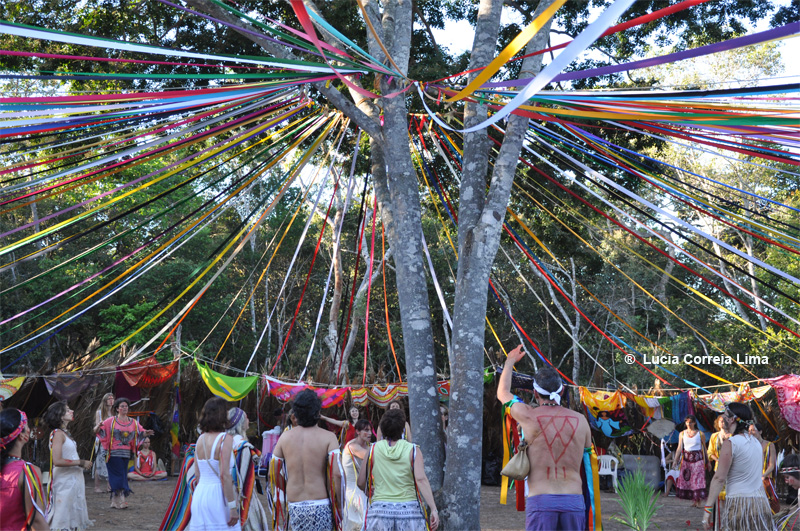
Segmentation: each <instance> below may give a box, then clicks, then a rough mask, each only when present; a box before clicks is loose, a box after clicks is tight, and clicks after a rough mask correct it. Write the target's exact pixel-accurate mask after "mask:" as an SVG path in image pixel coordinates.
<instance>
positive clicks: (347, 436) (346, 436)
mask: <svg viewBox="0 0 800 531" xmlns="http://www.w3.org/2000/svg"><path fill="white" fill-rule="evenodd" d="M349 413H350V420H337V419H334V418H331V417H326V416H325V415H320V416H319V418H321V419H322V420H324V421H325V422H327V423H329V424H333V425H334V426H338V427H339V428H341V430H340V431H339V448H344V445H345V444H347V443H349V442H350V441H352V440H353V439H355V437H356V422H358V419H359V417H360V413H359V411H358V408H357V407H356V406H355V405H352V406H350V411H349Z"/></svg>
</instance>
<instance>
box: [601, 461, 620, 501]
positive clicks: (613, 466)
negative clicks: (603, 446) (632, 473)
mask: <svg viewBox="0 0 800 531" xmlns="http://www.w3.org/2000/svg"><path fill="white" fill-rule="evenodd" d="M597 460H598V462H599V464H600V470H598V471H597V475H598V476H611V483H612V485H614V492H617V464H618V463H619V459H617V458H616V457H614V456H613V455H601V456H598V458H597Z"/></svg>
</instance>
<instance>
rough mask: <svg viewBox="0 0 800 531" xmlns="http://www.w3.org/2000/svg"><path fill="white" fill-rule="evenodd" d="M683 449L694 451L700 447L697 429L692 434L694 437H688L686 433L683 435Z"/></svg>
mask: <svg viewBox="0 0 800 531" xmlns="http://www.w3.org/2000/svg"><path fill="white" fill-rule="evenodd" d="M684 433H686V432H684ZM683 449H684V450H685V451H687V452H695V451H697V450H699V449H700V432H699V431H698V432H697V433H695V434H694V437H689V436H688V435H684V436H683Z"/></svg>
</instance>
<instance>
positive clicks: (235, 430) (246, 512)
mask: <svg viewBox="0 0 800 531" xmlns="http://www.w3.org/2000/svg"><path fill="white" fill-rule="evenodd" d="M249 426H250V419H248V418H247V414H246V413H245V412H244V411H243V410H241V409H240V408H238V407H233V408H231V409H229V410H228V434H229V435H231V436H233V456H234V459H235V461H236V462H235V470H236V477H235V479H234V482H233V485H234V487H235V489H236V493H237V497H238V499H239V501H240V502H241V508H240V518H239V520H240V521H241V524H242V529H244V530H245V531H251V530H252V531H260V530H261V529H267V528H268V526H269V519H268V518H267V512H266V511H265V510H264V506H263V505H261V500H259V499H258V496H257V495H255V493H254V490H253V486H254V484H255V482H256V481H258V479H257V478H256V467H255V465H256V462H257V461H258V459H259V456H260V454H259V452H258V450H256V449H255V447H254V446H253V445H252V444H250V441H249V440H247V428H248V427H249Z"/></svg>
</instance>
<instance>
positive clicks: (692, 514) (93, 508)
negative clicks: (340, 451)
mask: <svg viewBox="0 0 800 531" xmlns="http://www.w3.org/2000/svg"><path fill="white" fill-rule="evenodd" d="M86 479H87V482H86V483H87V487H86V499H87V502H88V506H89V518H91V519H93V520H94V521H95V524H94V527H93V528H90V529H92V530H94V531H105V530H139V529H158V526H159V525H160V524H161V519H162V518H163V517H164V512H165V511H166V508H167V505H168V504H169V500H170V498H171V497H172V491H173V489H174V488H175V480H176V478H172V477H171V478H169V479H167V480H165V481H154V482H143V483H131V488H132V489H133V490H134V492H135V494H134V495H133V496H131V497H130V498H129V502H130V508H129V509H125V510H117V509H111V508H110V507H109V505H110V500H109V498H108V496H107V495H105V494H95V492H94V483H93V482H92V480H91V478H90V477H89V476H86ZM262 485H264V483H263V478H262ZM264 486H265V487H266V485H264ZM601 499H602V509H601V510H602V513H603V529H604V530H606V531H623V530H625V529H627V528H626V527H625V526H623V525H622V524H620V523H617V522H615V521H613V520H612V519H611V517H612V516H614V515H621V514H622V512H621V510H620V506H619V503H617V501H616V499H617V496H616V495H614V494H610V493H606V492H604V493H602V498H601ZM261 501H262V503H263V504H264V507H266V506H267V503H266V498H265V497H263V496H262V497H261ZM659 504H661V505H663V507H661V509H659V510H658V513H657V514H656V519H655V522H654V523H655V524H656V525H657V527H655V526H654V527H653V529H658V530H660V531H679V530H681V531H682V530H691V531H694V530H695V529H698V530H700V529H702V527H703V526H702V520H703V513H702V510H701V509H693V508H691V507H689V502H685V501H682V500H678V499H677V498H674V497H670V498H667V499H664V498H663V497H662V498H661V499H660V500H659ZM480 528H481V529H484V530H506V529H514V530H520V529H524V528H525V513H524V512H517V511H516V509H515V508H514V498H513V493H511V495H510V496H509V504H508V505H500V488H499V487H483V488H482V489H481V522H480ZM476 529H477V527H476ZM464 531H470V530H464Z"/></svg>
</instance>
